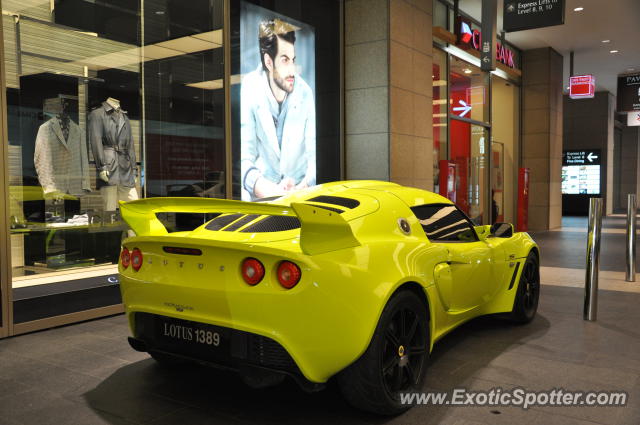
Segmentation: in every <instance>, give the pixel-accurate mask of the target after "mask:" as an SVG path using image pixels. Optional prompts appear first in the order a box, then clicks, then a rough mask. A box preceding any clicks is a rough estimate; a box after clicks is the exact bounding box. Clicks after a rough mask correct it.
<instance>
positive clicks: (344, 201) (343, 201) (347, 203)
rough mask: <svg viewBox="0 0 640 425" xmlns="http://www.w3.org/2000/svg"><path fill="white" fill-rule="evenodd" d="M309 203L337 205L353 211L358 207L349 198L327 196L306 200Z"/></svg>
mask: <svg viewBox="0 0 640 425" xmlns="http://www.w3.org/2000/svg"><path fill="white" fill-rule="evenodd" d="M307 201H309V202H322V203H323V204H333V205H339V206H341V207H345V208H349V209H353V208H355V207H357V206H358V205H360V202H359V201H356V200H355V199H350V198H343V197H342V196H327V195H321V196H316V197H315V198H311V199H307Z"/></svg>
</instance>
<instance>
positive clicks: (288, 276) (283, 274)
mask: <svg viewBox="0 0 640 425" xmlns="http://www.w3.org/2000/svg"><path fill="white" fill-rule="evenodd" d="M277 274H278V282H280V285H282V286H283V287H284V288H286V289H291V288H293V287H294V286H296V285H297V284H298V282H300V277H301V276H302V272H301V271H300V267H298V266H297V265H295V264H294V263H292V262H291V261H283V262H282V263H280V265H279V266H278V273H277Z"/></svg>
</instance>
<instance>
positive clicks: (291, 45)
mask: <svg viewBox="0 0 640 425" xmlns="http://www.w3.org/2000/svg"><path fill="white" fill-rule="evenodd" d="M0 6H1V8H2V29H3V36H4V63H3V64H1V65H2V66H3V67H4V74H5V83H6V97H7V102H6V103H7V110H6V114H7V115H6V116H7V125H8V142H7V146H6V147H7V148H8V175H9V176H8V177H9V181H8V186H9V187H8V192H9V193H8V199H9V215H10V217H9V220H8V221H9V229H8V237H9V238H10V247H11V274H12V276H11V282H12V284H11V286H12V294H11V295H12V299H13V318H12V321H13V323H14V324H15V325H19V324H24V323H33V322H34V321H38V320H41V319H47V318H50V317H54V316H61V315H69V314H77V313H79V312H82V311H87V310H95V309H100V308H103V307H105V306H114V305H118V304H119V303H120V295H119V288H118V280H117V261H118V254H119V249H120V243H121V240H122V239H123V238H124V237H126V236H127V234H128V232H129V231H128V230H127V228H126V225H125V224H124V223H123V222H122V221H121V219H120V217H119V212H118V202H120V201H129V200H135V199H138V198H143V197H165V196H195V197H206V198H237V199H240V198H242V199H255V198H257V197H261V196H271V195H274V194H279V193H284V192H286V191H289V190H294V189H297V188H302V187H306V186H310V185H313V184H316V183H321V182H325V181H330V180H337V179H339V178H340V151H341V144H340V134H341V128H340V122H341V120H340V116H341V104H340V97H341V90H342V85H341V80H340V63H341V43H342V41H341V39H340V16H341V13H340V8H341V3H340V1H338V0H326V1H315V2H304V1H302V0H300V1H292V2H286V5H283V6H280V5H279V3H278V2H276V3H274V2H271V1H240V0H231V1H224V0H192V1H188V2H182V1H177V0H153V1H149V0H136V1H124V0H117V1H109V2H87V1H83V0H56V1H55V2H54V1H27V2H25V1H17V0H1V1H0ZM225 21H227V22H229V23H230V24H229V28H226V27H225ZM287 60H288V62H286V61H287ZM243 93H247V95H243ZM274 111H275V112H274ZM269 112H271V114H269ZM272 115H273V116H272ZM272 118H273V119H272ZM160 218H161V220H162V221H163V222H164V223H165V224H166V225H167V226H168V228H169V229H170V230H172V231H176V230H187V229H191V228H194V227H195V226H197V225H199V224H201V223H202V222H203V220H204V218H205V217H203V216H197V215H185V214H175V213H171V212H167V213H164V214H163V216H162V217H160ZM96 311H97V310H96ZM113 311H115V310H113ZM96 314H98V313H96ZM25 329H26V328H25Z"/></svg>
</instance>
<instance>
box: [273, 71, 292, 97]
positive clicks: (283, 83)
mask: <svg viewBox="0 0 640 425" xmlns="http://www.w3.org/2000/svg"><path fill="white" fill-rule="evenodd" d="M286 78H293V79H294V81H295V77H294V76H293V75H289V76H288V77H286ZM286 78H282V77H280V74H279V73H278V71H275V70H274V71H273V81H274V82H275V83H276V86H278V88H280V89H281V90H284V91H286V92H287V93H291V92H292V91H293V84H292V85H291V87H288V86H287V82H286V81H285V80H286Z"/></svg>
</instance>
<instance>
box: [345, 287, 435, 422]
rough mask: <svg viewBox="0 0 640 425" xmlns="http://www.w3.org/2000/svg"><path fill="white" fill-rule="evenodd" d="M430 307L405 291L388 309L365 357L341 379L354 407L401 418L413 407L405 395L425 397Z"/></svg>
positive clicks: (387, 306)
mask: <svg viewBox="0 0 640 425" xmlns="http://www.w3.org/2000/svg"><path fill="white" fill-rule="evenodd" d="M429 344H430V333H429V318H428V310H427V306H426V305H425V303H424V302H423V300H422V299H421V298H420V296H419V295H418V294H417V293H416V292H414V291H413V290H400V291H399V292H397V293H396V294H394V295H393V296H392V297H391V299H390V300H389V302H388V303H387V305H386V306H385V308H384V310H383V312H382V315H381V316H380V320H379V321H378V325H377V327H376V330H375V332H374V335H373V337H372V339H371V342H370V343H369V347H368V348H367V350H366V351H365V353H364V354H363V355H362V356H361V357H360V358H359V359H358V360H357V361H356V362H355V363H353V364H352V365H351V366H349V367H348V368H346V369H345V370H344V371H342V372H341V373H340V374H339V375H338V383H339V385H340V389H341V391H342V394H343V395H344V397H345V398H346V399H347V401H349V403H351V404H352V405H353V406H354V407H356V408H358V409H361V410H365V411H368V412H373V413H377V414H381V415H397V414H400V413H402V412H404V411H406V410H408V409H409V408H411V407H412V405H411V404H403V403H402V398H401V395H402V394H404V393H411V392H415V391H420V390H421V388H422V383H423V382H424V376H425V372H426V369H427V362H428V358H429Z"/></svg>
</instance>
